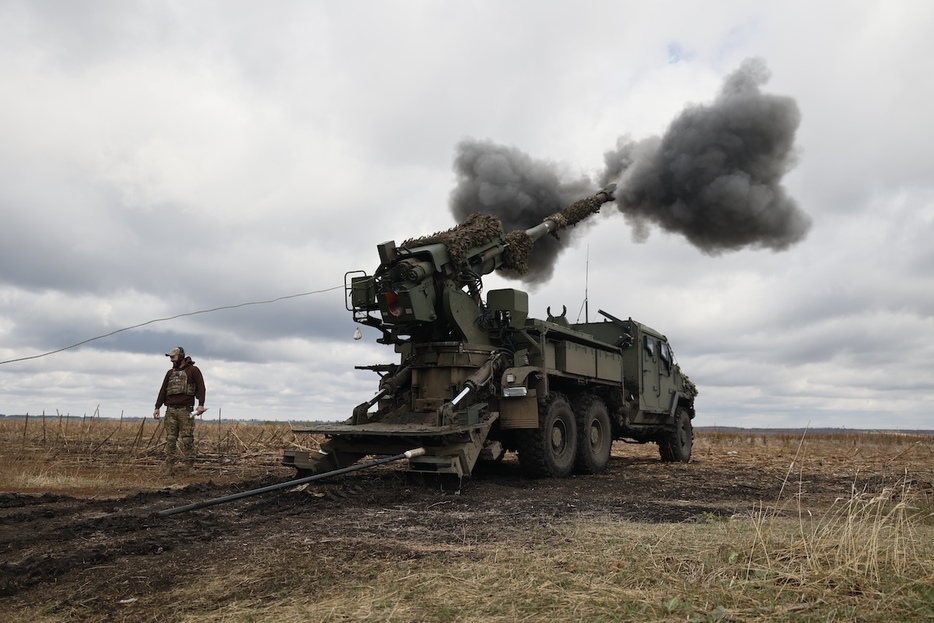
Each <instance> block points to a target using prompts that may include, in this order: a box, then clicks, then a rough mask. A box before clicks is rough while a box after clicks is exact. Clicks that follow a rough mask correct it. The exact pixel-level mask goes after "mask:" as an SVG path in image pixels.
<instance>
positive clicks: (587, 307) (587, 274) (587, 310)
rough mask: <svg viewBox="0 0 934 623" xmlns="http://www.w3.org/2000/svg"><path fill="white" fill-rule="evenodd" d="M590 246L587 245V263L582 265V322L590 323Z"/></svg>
mask: <svg viewBox="0 0 934 623" xmlns="http://www.w3.org/2000/svg"><path fill="white" fill-rule="evenodd" d="M589 289H590V245H589V244H588V245H587V261H586V262H585V263H584V322H590V297H589V295H588V290H589Z"/></svg>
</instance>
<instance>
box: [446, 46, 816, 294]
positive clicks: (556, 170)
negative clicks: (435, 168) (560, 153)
mask: <svg viewBox="0 0 934 623" xmlns="http://www.w3.org/2000/svg"><path fill="white" fill-rule="evenodd" d="M769 75H770V74H769V70H768V68H767V67H766V66H765V64H764V62H762V61H761V60H759V59H748V60H746V61H745V62H743V64H742V65H741V66H740V67H739V69H737V70H736V71H735V72H733V73H732V74H730V75H729V76H727V78H726V80H725V82H724V84H723V87H722V88H721V91H720V93H719V94H718V96H717V98H716V99H715V100H714V101H713V102H712V103H710V104H707V105H693V106H690V107H688V108H686V109H685V110H684V111H682V112H681V113H680V115H679V116H678V117H677V118H676V119H675V120H674V121H673V122H672V123H671V125H670V126H669V127H668V130H667V131H666V132H665V134H664V135H663V136H662V137H660V138H659V137H651V138H647V139H643V140H640V141H633V140H631V139H629V138H627V137H621V138H620V139H618V140H617V144H616V148H615V149H613V150H612V151H609V152H607V153H606V154H604V161H605V163H606V170H605V171H604V172H603V173H602V174H600V175H599V176H598V179H599V182H594V181H592V180H591V179H589V178H587V177H586V176H584V177H581V178H579V179H576V180H571V181H568V180H564V179H562V176H561V169H560V167H559V166H558V165H556V164H555V163H552V162H546V161H536V160H533V159H532V158H530V157H529V156H527V155H526V154H524V153H522V152H520V151H519V150H517V149H515V148H513V147H503V146H500V145H496V144H494V143H491V142H486V141H475V140H464V141H461V142H460V143H459V144H458V146H457V154H456V157H455V162H454V169H455V172H456V173H457V177H458V184H457V186H456V187H455V189H454V190H453V191H452V194H451V209H452V212H453V214H454V216H455V217H456V218H457V219H458V221H463V220H464V219H465V218H466V217H467V216H469V215H470V214H472V213H474V212H480V213H483V214H493V215H495V216H497V217H498V218H499V219H500V220H501V221H502V222H503V226H504V229H505V230H506V231H510V230H513V229H525V228H528V227H532V226H534V225H537V224H538V223H540V222H541V221H542V219H544V218H546V217H547V216H549V215H551V214H554V213H555V212H557V211H558V210H560V209H562V208H564V207H566V206H567V205H568V204H570V203H572V202H573V201H574V200H576V199H579V198H580V197H582V196H586V195H589V194H592V193H594V192H596V191H597V190H599V188H600V187H602V186H605V185H606V184H608V183H611V182H615V183H617V184H618V185H619V188H618V190H617V192H616V197H617V199H616V203H617V207H618V209H619V211H620V212H622V214H623V215H624V216H625V218H626V220H627V222H629V224H630V225H631V226H632V233H633V238H634V239H635V240H637V241H644V240H645V239H646V238H647V237H648V234H649V232H650V224H655V225H657V226H659V227H661V228H663V229H665V230H667V231H671V232H675V233H679V234H682V235H683V236H684V237H685V238H686V239H687V240H688V241H690V242H691V243H692V244H693V245H694V246H696V247H697V248H698V249H700V250H701V251H702V252H704V253H706V254H708V255H718V254H720V253H722V252H724V251H733V250H738V249H742V248H745V247H753V248H759V247H763V248H769V249H772V250H775V251H778V250H783V249H787V248H788V247H789V246H790V245H792V244H794V243H796V242H799V241H800V240H802V239H803V238H804V237H805V236H806V235H807V232H808V229H809V228H810V225H811V219H810V217H809V216H808V215H807V214H806V213H804V212H803V211H802V210H801V209H800V208H799V207H798V205H797V204H796V202H795V201H794V199H792V198H791V197H789V196H788V194H787V192H786V191H785V189H784V187H783V186H782V185H781V179H782V176H783V175H784V174H785V173H787V172H788V171H789V170H790V169H791V168H792V167H793V166H794V165H795V163H796V159H795V150H794V136H795V132H796V130H797V128H798V125H799V123H800V119H801V116H800V113H799V111H798V107H797V104H796V103H795V101H794V100H793V99H792V98H790V97H783V96H777V95H770V94H764V93H762V92H761V91H760V86H761V85H763V84H765V83H766V82H767V81H768V78H769ZM572 233H573V232H571V231H565V232H562V234H561V235H562V240H555V239H553V238H551V237H548V238H547V239H543V240H540V241H539V242H538V243H536V245H535V249H534V252H533V254H532V258H531V262H530V271H529V273H528V274H527V275H525V276H524V277H523V279H525V280H526V281H528V282H532V283H536V282H542V281H545V280H547V279H548V278H549V277H550V276H551V274H552V271H553V266H554V262H555V259H556V258H557V255H558V254H559V253H560V252H561V250H562V248H563V247H564V246H565V245H566V244H568V242H569V239H570V238H571V237H572Z"/></svg>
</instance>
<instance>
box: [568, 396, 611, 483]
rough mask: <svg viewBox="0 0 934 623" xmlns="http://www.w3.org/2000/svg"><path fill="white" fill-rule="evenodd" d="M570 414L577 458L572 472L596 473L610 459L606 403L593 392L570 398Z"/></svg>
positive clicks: (602, 468) (604, 467)
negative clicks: (575, 423) (571, 409)
mask: <svg viewBox="0 0 934 623" xmlns="http://www.w3.org/2000/svg"><path fill="white" fill-rule="evenodd" d="M574 413H575V415H576V416H577V459H576V460H575V462H574V471H575V472H577V473H580V474H599V473H600V472H602V471H603V470H604V469H606V464H607V463H609V461H610V449H611V448H612V445H613V437H612V432H611V430H610V415H609V413H608V412H607V410H606V404H604V402H603V401H602V400H600V399H599V398H597V397H596V396H594V395H593V394H583V395H581V396H580V397H579V398H578V399H577V400H575V401H574Z"/></svg>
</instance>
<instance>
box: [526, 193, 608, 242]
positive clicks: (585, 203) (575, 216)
mask: <svg viewBox="0 0 934 623" xmlns="http://www.w3.org/2000/svg"><path fill="white" fill-rule="evenodd" d="M615 191H616V184H610V185H609V186H606V187H604V188H602V189H600V191H598V192H597V193H596V194H594V195H591V196H589V197H584V198H583V199H580V200H579V201H576V202H574V203H573V204H571V205H570V206H568V207H567V208H565V209H564V210H561V211H560V212H558V213H556V214H552V215H551V216H549V217H548V218H546V219H545V220H544V221H542V222H541V223H539V224H538V225H536V226H535V227H532V228H530V229H527V230H525V235H526V236H528V237H529V238H531V239H532V240H533V241H534V240H538V239H539V238H541V237H542V236H544V235H545V234H550V233H552V232H555V231H558V230H559V229H564V228H565V227H570V226H571V225H576V224H577V223H579V222H580V221H582V220H584V219H585V218H587V217H588V216H590V215H591V214H594V213H596V212H599V211H600V206H601V205H603V204H604V203H606V202H607V201H613V200H614V199H616V197H614V196H613V193H614V192H615Z"/></svg>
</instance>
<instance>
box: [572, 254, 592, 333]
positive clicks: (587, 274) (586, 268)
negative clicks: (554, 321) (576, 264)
mask: <svg viewBox="0 0 934 623" xmlns="http://www.w3.org/2000/svg"><path fill="white" fill-rule="evenodd" d="M589 288H590V245H589V244H588V245H587V261H586V263H585V265H584V303H583V304H582V305H581V309H582V310H583V311H584V322H590V301H589V300H588V298H589V297H588V292H587V290H588V289H589ZM580 320H581V313H580V311H578V312H577V320H575V321H574V322H580Z"/></svg>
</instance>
